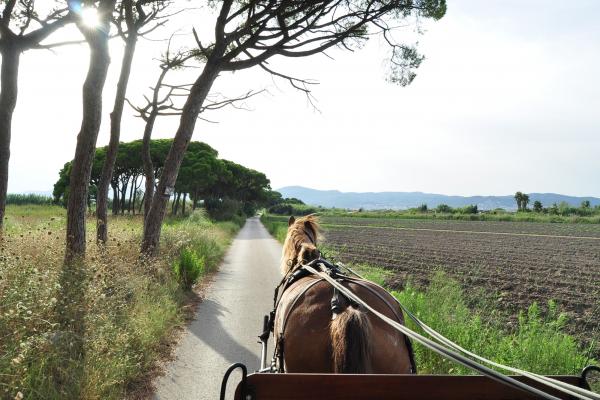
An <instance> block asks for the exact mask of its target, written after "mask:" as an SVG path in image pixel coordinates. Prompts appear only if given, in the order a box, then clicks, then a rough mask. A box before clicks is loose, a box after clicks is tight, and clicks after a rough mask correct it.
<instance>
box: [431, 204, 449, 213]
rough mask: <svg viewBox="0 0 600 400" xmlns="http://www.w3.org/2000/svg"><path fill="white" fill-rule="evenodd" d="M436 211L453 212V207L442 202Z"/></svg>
mask: <svg viewBox="0 0 600 400" xmlns="http://www.w3.org/2000/svg"><path fill="white" fill-rule="evenodd" d="M435 211H436V212H439V213H442V214H452V211H453V210H452V207H450V206H449V205H447V204H440V205H438V206H437V207H436V208H435Z"/></svg>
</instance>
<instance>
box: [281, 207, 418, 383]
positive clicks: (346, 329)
mask: <svg viewBox="0 0 600 400" xmlns="http://www.w3.org/2000/svg"><path fill="white" fill-rule="evenodd" d="M319 237H320V229H319V224H318V220H317V218H316V217H315V216H313V215H309V216H307V217H302V218H298V219H297V220H296V219H294V217H290V220H289V223H288V232H287V237H286V239H285V242H284V245H283V256H282V261H281V272H282V274H283V275H284V277H290V276H292V275H294V276H295V277H297V279H295V280H293V281H292V282H291V283H290V284H289V285H286V287H284V288H283V289H281V290H283V294H281V297H280V300H279V302H278V304H277V307H276V311H275V320H274V330H273V332H274V338H275V349H276V350H275V354H276V366H277V369H278V370H280V371H285V372H314V373H379V374H408V373H415V372H416V370H415V365H414V358H413V354H412V348H411V345H410V342H409V341H408V339H407V338H406V337H405V336H404V335H403V334H402V333H400V332H398V331H397V330H395V329H393V328H392V327H390V326H389V325H387V324H386V323H384V322H383V321H381V320H380V319H379V318H377V317H376V316H374V315H372V314H369V313H367V312H366V311H364V310H362V309H361V308H360V306H358V305H357V304H352V302H350V301H349V300H348V299H347V298H346V297H344V296H343V295H340V294H339V293H337V291H334V290H333V288H332V286H331V285H330V284H329V283H327V282H326V281H325V280H323V279H322V278H319V277H317V276H313V275H309V274H300V273H298V272H297V271H299V270H300V269H301V266H302V264H306V263H309V262H310V261H312V260H315V259H318V258H319V257H320V253H319V251H318V250H317V247H316V245H317V239H319ZM284 281H285V279H284ZM342 284H343V285H344V286H345V287H347V288H349V289H350V290H351V291H352V292H353V293H355V294H356V295H358V296H359V298H361V299H362V300H364V301H365V302H366V303H368V304H369V305H370V306H371V307H373V308H375V309H376V310H377V311H379V312H381V313H383V314H385V315H386V316H388V317H389V318H392V319H395V320H397V321H399V322H400V323H404V319H403V315H402V311H401V310H400V307H399V306H398V304H397V303H396V302H395V300H394V299H393V298H392V296H391V295H390V294H389V293H388V292H387V291H385V290H384V289H383V288H381V287H380V286H378V285H376V284H374V283H372V282H369V281H365V280H362V279H356V278H350V277H343V278H342Z"/></svg>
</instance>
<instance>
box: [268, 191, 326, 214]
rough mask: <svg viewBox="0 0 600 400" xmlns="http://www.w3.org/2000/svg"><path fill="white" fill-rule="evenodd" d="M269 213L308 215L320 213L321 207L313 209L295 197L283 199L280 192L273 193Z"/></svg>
mask: <svg viewBox="0 0 600 400" xmlns="http://www.w3.org/2000/svg"><path fill="white" fill-rule="evenodd" d="M267 211H268V212H269V213H270V214H277V215H308V214H313V213H316V212H317V211H320V207H319V208H316V207H311V206H307V205H306V204H304V202H303V201H302V200H300V199H297V198H295V197H288V198H283V197H282V196H281V193H279V192H275V191H273V192H271V198H270V201H269V203H268V204H267Z"/></svg>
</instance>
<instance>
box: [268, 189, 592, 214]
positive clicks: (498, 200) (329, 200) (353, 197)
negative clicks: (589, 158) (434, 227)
mask: <svg viewBox="0 0 600 400" xmlns="http://www.w3.org/2000/svg"><path fill="white" fill-rule="evenodd" d="M277 191H278V192H280V193H281V194H282V196H283V197H295V198H298V199H300V200H302V201H303V202H305V203H306V204H309V205H312V206H322V207H327V208H332V207H335V208H348V209H358V208H363V209H367V210H375V209H396V210H402V209H407V208H413V207H418V206H420V205H421V204H427V206H428V207H430V208H434V207H437V206H438V205H440V204H447V205H449V206H450V207H464V206H467V205H471V204H476V205H477V207H478V208H479V209H481V210H492V209H495V208H504V209H506V210H516V208H517V206H516V202H515V199H514V197H513V195H505V196H485V195H476V196H456V195H444V194H436V193H425V192H341V191H339V190H318V189H312V188H307V187H303V186H285V187H282V188H280V189H278V190H277ZM528 194H529V199H530V202H529V206H530V207H531V205H532V204H533V202H534V201H536V200H539V201H541V202H542V204H543V206H544V207H549V206H551V205H552V204H553V203H557V204H558V203H560V202H562V201H565V202H567V203H569V204H570V205H572V206H574V207H578V206H579V205H580V204H581V202H582V201H584V200H588V201H589V202H590V204H591V205H592V206H596V205H600V198H598V197H592V196H568V195H563V194H558V193H528Z"/></svg>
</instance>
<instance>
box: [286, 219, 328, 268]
mask: <svg viewBox="0 0 600 400" xmlns="http://www.w3.org/2000/svg"><path fill="white" fill-rule="evenodd" d="M290 222H291V224H289V226H288V232H287V236H286V238H285V242H284V243H283V256H282V259H281V273H282V274H283V275H286V274H287V273H289V272H290V271H291V269H292V267H295V266H296V265H297V264H299V263H302V262H306V261H308V258H309V257H314V256H315V255H317V254H318V250H317V247H316V244H317V243H316V242H317V241H318V240H319V239H320V238H321V226H320V224H319V217H317V216H316V215H314V214H310V215H306V216H304V217H300V218H298V219H293V217H290ZM309 235H311V236H312V237H311V236H309ZM313 240H314V243H313V242H312V241H313ZM290 260H291V262H289V261H290Z"/></svg>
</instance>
